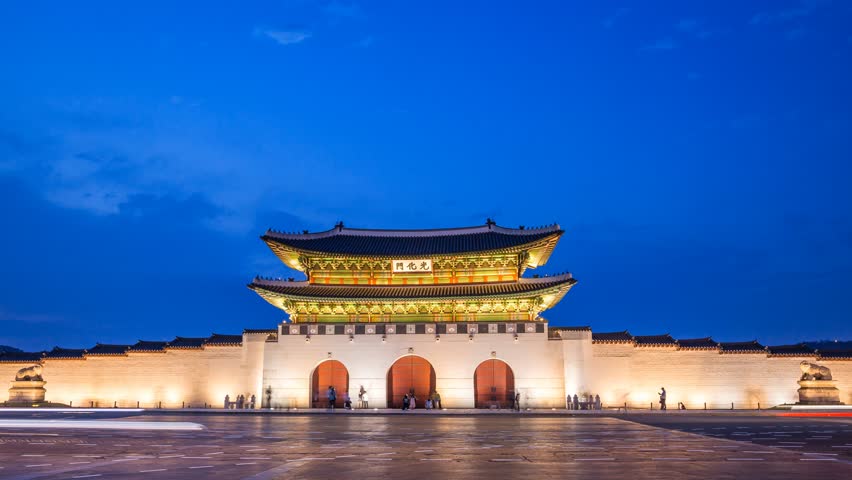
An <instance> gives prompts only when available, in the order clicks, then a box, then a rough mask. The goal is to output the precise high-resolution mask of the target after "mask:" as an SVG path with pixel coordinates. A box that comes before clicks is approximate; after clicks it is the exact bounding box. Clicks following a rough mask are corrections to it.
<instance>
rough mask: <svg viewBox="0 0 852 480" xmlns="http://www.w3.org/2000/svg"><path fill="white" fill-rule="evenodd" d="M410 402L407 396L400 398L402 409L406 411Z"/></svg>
mask: <svg viewBox="0 0 852 480" xmlns="http://www.w3.org/2000/svg"><path fill="white" fill-rule="evenodd" d="M410 401H411V400H409V398H408V394H407V393H406V394H405V396H404V397H402V409H403V410H408V404H409V402H410Z"/></svg>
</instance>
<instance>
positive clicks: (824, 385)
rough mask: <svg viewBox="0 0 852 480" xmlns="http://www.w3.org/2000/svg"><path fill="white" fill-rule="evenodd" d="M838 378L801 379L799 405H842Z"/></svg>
mask: <svg viewBox="0 0 852 480" xmlns="http://www.w3.org/2000/svg"><path fill="white" fill-rule="evenodd" d="M836 384H837V381H836V380H799V402H798V403H797V405H842V403H840V390H838V389H837V387H836Z"/></svg>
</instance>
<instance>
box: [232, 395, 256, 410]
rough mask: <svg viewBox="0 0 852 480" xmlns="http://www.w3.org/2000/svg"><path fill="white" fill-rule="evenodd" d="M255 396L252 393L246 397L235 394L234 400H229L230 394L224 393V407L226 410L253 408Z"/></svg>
mask: <svg viewBox="0 0 852 480" xmlns="http://www.w3.org/2000/svg"><path fill="white" fill-rule="evenodd" d="M256 400H257V399H256V398H255V396H254V394H252V396H251V397H249V398H248V399H246V396H245V395H243V394H240V395H237V399H236V401H233V402H232V401H231V395H225V409H226V410H242V409H244V408H248V409H254V407H255V401H256Z"/></svg>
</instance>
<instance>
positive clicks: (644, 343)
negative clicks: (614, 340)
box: [633, 333, 677, 347]
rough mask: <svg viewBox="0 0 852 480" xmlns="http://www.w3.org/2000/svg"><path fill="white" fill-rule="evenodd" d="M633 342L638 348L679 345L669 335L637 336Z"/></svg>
mask: <svg viewBox="0 0 852 480" xmlns="http://www.w3.org/2000/svg"><path fill="white" fill-rule="evenodd" d="M633 342H634V343H635V344H636V346H638V347H651V346H659V345H677V342H676V341H675V339H674V338H672V336H671V335H669V334H668V333H667V334H665V335H635V336H633Z"/></svg>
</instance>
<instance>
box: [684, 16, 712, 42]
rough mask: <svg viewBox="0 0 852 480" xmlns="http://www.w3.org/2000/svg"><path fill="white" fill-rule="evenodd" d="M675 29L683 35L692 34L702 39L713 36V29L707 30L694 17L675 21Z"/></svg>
mask: <svg viewBox="0 0 852 480" xmlns="http://www.w3.org/2000/svg"><path fill="white" fill-rule="evenodd" d="M675 29H676V30H677V31H678V32H681V33H683V34H685V35H693V36H695V37H696V38H699V39H701V40H704V39H706V38H710V37H711V36H713V33H714V32H713V31H711V30H708V29H707V27H706V26H704V24H703V23H702V22H701V21H699V20H696V19H694V18H681V19H680V20H678V22H677V23H675Z"/></svg>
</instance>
